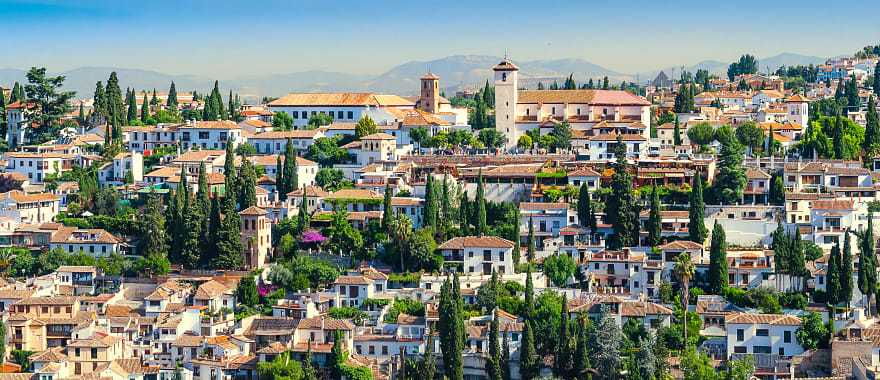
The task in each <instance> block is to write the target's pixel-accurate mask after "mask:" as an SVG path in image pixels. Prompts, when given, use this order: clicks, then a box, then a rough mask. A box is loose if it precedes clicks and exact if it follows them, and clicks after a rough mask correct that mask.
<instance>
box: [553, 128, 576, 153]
mask: <svg viewBox="0 0 880 380" xmlns="http://www.w3.org/2000/svg"><path fill="white" fill-rule="evenodd" d="M550 137H552V138H553V148H554V149H555V150H556V151H557V152H559V151H562V150H567V149H569V148H571V125H569V124H568V122H567V121H563V122H562V123H559V124H554V125H553V130H551V131H550Z"/></svg>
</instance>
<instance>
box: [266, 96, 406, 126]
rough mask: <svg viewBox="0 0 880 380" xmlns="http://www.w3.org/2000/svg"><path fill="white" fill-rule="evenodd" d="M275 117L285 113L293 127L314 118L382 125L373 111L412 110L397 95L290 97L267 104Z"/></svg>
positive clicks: (377, 114)
mask: <svg viewBox="0 0 880 380" xmlns="http://www.w3.org/2000/svg"><path fill="white" fill-rule="evenodd" d="M268 106H269V109H270V110H271V111H273V112H275V113H278V112H286V113H287V114H288V115H290V116H291V117H292V118H293V126H294V128H295V129H300V128H302V127H303V126H305V125H308V123H309V118H310V117H311V116H315V115H318V114H324V115H329V116H330V117H331V118H332V119H333V120H334V121H340V122H352V123H356V122H357V121H358V120H360V119H361V118H363V117H364V116H370V117H371V118H373V119H374V120H376V121H377V122H380V121H382V120H381V118H377V117H374V116H379V113H378V112H377V111H380V110H382V109H384V108H400V109H412V108H413V106H414V103H413V102H412V101H409V100H407V99H404V98H402V97H400V96H397V95H381V94H373V93H357V92H339V93H291V94H287V95H285V96H282V97H281V98H278V99H276V100H274V101H272V102H270V103H269V104H268Z"/></svg>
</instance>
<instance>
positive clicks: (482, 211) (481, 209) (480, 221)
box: [473, 170, 487, 236]
mask: <svg viewBox="0 0 880 380" xmlns="http://www.w3.org/2000/svg"><path fill="white" fill-rule="evenodd" d="M484 191H485V190H484V189H483V171H482V170H480V171H479V174H478V176H477V197H476V199H475V200H474V201H475V202H476V207H477V209H476V213H475V214H474V215H475V217H476V220H475V221H474V223H473V224H474V226H475V227H476V229H477V230H476V235H477V236H483V234H485V233H486V230H487V226H486V199H485V195H484Z"/></svg>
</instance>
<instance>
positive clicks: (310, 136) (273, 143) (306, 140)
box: [248, 129, 325, 154]
mask: <svg viewBox="0 0 880 380" xmlns="http://www.w3.org/2000/svg"><path fill="white" fill-rule="evenodd" d="M321 137H325V135H324V132H322V131H321V130H320V129H312V130H297V131H279V132H263V133H257V134H256V135H253V136H251V137H249V138H248V143H249V144H251V145H253V146H254V148H256V149H257V153H260V154H282V153H284V150H285V149H287V141H288V140H289V141H290V143H291V144H293V149H295V150H297V151H298V152H300V154H303V153H305V152H306V151H308V150H309V147H310V146H311V145H312V144H314V143H315V140H316V139H319V138H321Z"/></svg>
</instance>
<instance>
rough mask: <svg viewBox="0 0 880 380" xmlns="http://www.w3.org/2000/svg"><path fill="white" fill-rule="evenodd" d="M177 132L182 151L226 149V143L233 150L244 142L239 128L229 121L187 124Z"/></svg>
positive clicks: (181, 126)
mask: <svg viewBox="0 0 880 380" xmlns="http://www.w3.org/2000/svg"><path fill="white" fill-rule="evenodd" d="M178 131H179V136H180V146H181V148H183V149H191V148H196V147H198V148H201V149H226V144H227V143H232V144H233V148H234V147H236V146H238V145H239V144H241V143H242V142H244V139H243V138H242V135H241V127H240V126H239V125H238V124H236V123H235V122H234V121H230V120H217V121H195V122H187V123H186V124H183V125H180V126H179V127H178Z"/></svg>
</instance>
